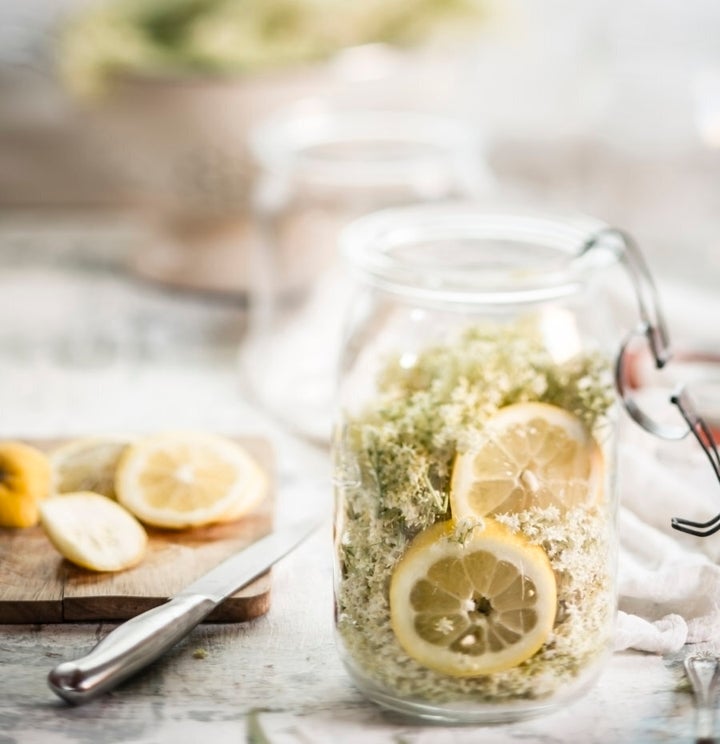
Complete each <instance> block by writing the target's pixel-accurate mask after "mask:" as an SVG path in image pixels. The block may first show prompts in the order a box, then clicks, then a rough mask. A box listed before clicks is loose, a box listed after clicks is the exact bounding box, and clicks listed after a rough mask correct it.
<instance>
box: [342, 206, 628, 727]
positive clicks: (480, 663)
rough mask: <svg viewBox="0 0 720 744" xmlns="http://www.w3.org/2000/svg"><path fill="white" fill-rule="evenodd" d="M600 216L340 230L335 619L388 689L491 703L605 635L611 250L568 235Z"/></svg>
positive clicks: (438, 215)
mask: <svg viewBox="0 0 720 744" xmlns="http://www.w3.org/2000/svg"><path fill="white" fill-rule="evenodd" d="M604 227H605V226H604V225H603V224H602V223H600V222H598V221H595V220H593V219H590V218H570V219H566V218H559V217H553V216H542V215H524V216H523V215H517V214H512V213H505V212H494V213H491V212H482V211H478V210H477V209H475V208H473V207H472V206H470V205H462V204H456V205H445V206H438V207H433V206H424V207H417V208H405V209H396V210H386V211H384V212H379V213H377V214H374V215H370V216H367V217H365V218H362V219H360V220H358V221H356V222H355V223H354V224H353V225H351V226H350V227H349V228H348V229H347V230H346V231H345V232H344V233H343V239H342V247H343V252H344V255H345V258H346V259H347V260H348V261H349V264H350V265H351V268H352V269H354V271H355V274H356V275H357V277H358V280H359V281H358V284H359V287H358V289H357V294H356V296H355V298H354V302H353V303H352V309H351V312H350V318H349V327H348V334H347V336H346V340H345V344H344V350H343V354H342V359H341V377H340V389H339V397H338V400H339V410H338V413H337V420H336V427H335V433H334V437H333V450H334V468H335V484H336V486H335V487H336V581H335V599H336V618H337V619H336V631H337V639H338V644H339V648H340V651H341V656H342V658H343V661H344V663H345V665H346V666H347V668H348V670H349V672H350V674H351V676H352V678H353V680H354V681H355V683H356V684H357V686H358V687H359V688H360V689H361V690H362V691H363V692H364V693H366V694H367V696H368V697H370V698H371V699H372V700H374V701H376V702H377V703H379V704H381V705H383V706H385V707H387V708H390V709H393V710H396V711H401V712H403V713H408V714H414V715H417V716H420V717H422V718H426V719H434V720H439V721H449V722H461V723H462V722H465V723H471V722H501V721H509V720H513V719H516V718H521V717H525V716H529V715H533V714H536V713H539V712H541V711H548V710H551V709H553V708H554V707H555V706H558V705H560V704H564V703H566V702H567V701H568V700H569V699H571V698H573V697H574V696H576V695H578V694H579V693H580V692H581V691H583V690H584V689H586V688H587V687H588V686H589V685H590V683H591V682H592V681H593V680H594V679H595V677H596V675H597V674H598V673H599V670H600V669H601V667H602V665H603V661H604V660H605V659H606V657H607V656H608V654H609V651H610V643H611V637H612V633H613V624H614V617H615V610H616V599H615V594H616V592H615V567H616V549H617V537H616V525H615V522H616V507H617V499H616V489H615V440H616V437H615V434H616V428H617V403H616V396H615V392H614V387H613V372H612V361H611V360H612V358H613V356H614V352H615V351H616V350H617V347H618V339H619V332H618V329H617V328H616V324H615V323H614V322H613V320H612V317H613V316H612V313H611V312H609V310H610V303H609V301H608V294H607V291H608V285H609V284H612V283H614V282H613V281H611V280H612V277H613V276H614V273H615V270H614V268H613V267H616V266H618V264H619V261H618V256H617V255H616V254H615V253H613V252H612V251H602V250H597V251H585V252H583V251H582V248H583V246H585V245H586V241H587V240H588V238H589V236H592V235H593V234H594V233H597V231H599V230H601V229H603V228H604Z"/></svg>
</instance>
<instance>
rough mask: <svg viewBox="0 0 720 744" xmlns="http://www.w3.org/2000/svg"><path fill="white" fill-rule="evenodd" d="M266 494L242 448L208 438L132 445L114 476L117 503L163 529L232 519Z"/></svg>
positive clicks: (167, 437)
mask: <svg viewBox="0 0 720 744" xmlns="http://www.w3.org/2000/svg"><path fill="white" fill-rule="evenodd" d="M266 489H267V483H266V478H265V475H264V473H263V471H262V470H261V469H260V467H259V466H258V464H257V463H256V462H255V460H254V459H253V458H252V457H251V456H250V455H249V454H248V453H247V452H246V451H245V449H244V448H243V447H241V446H240V445H239V444H236V443H235V442H232V441H230V440H229V439H225V438H223V437H219V436H212V435H209V434H195V433H171V434H158V435H155V436H151V437H147V438H144V439H141V440H139V441H137V442H134V443H133V444H131V445H130V446H129V447H128V448H127V450H126V451H125V453H124V454H123V455H122V457H121V458H120V462H119V464H118V468H117V472H116V476H115V491H116V493H117V498H118V501H119V502H120V503H121V504H122V505H123V506H125V507H126V508H127V509H128V510H129V511H131V512H132V513H133V514H134V515H135V516H136V517H137V518H138V519H140V520H141V521H143V522H145V523H147V524H151V525H155V526H157V527H165V528H168V529H183V528H186V527H199V526H201V525H206V524H211V523H213V522H225V521H230V520H233V519H238V518H239V517H241V516H243V515H244V514H246V513H247V512H248V511H250V510H251V509H252V508H253V507H254V506H255V505H256V504H257V503H258V502H259V501H261V500H262V498H263V497H264V495H265V492H266Z"/></svg>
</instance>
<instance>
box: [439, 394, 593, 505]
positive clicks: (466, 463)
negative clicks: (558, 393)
mask: <svg viewBox="0 0 720 744" xmlns="http://www.w3.org/2000/svg"><path fill="white" fill-rule="evenodd" d="M602 471H603V464H602V454H601V452H600V448H599V447H598V445H597V443H596V442H595V440H594V439H593V437H592V436H591V434H590V433H589V432H588V431H587V429H586V428H585V426H584V424H583V422H582V421H581V420H580V419H579V418H577V416H575V415H573V414H572V413H570V412H568V411H566V410H565V409H563V408H558V407H557V406H552V405H548V404H546V403H518V404H516V405H512V406H507V407H506V408H502V409H500V411H499V412H498V413H497V414H496V415H495V416H494V417H493V418H492V419H490V421H489V422H488V424H487V426H486V428H485V431H484V438H483V441H482V443H481V444H480V446H479V447H478V448H477V449H474V450H473V451H471V452H463V453H459V454H458V455H457V457H456V458H455V464H454V466H453V474H452V481H451V485H450V508H451V511H452V515H453V517H455V518H456V519H458V518H461V517H465V516H472V517H482V516H485V515H486V514H500V513H515V512H520V511H523V510H525V509H528V508H530V507H533V506H537V507H541V508H545V507H548V506H550V505H554V506H557V507H559V508H560V509H563V510H565V509H568V508H570V507H573V506H578V505H590V504H593V503H595V502H596V501H597V500H598V499H599V495H600V493H601V490H602Z"/></svg>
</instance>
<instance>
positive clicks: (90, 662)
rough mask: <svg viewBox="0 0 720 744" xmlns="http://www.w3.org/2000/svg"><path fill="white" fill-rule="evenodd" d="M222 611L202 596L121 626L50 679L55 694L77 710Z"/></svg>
mask: <svg viewBox="0 0 720 744" xmlns="http://www.w3.org/2000/svg"><path fill="white" fill-rule="evenodd" d="M216 605H217V602H216V601H215V600H213V599H210V598H209V597H204V596H202V595H197V594H194V595H184V596H183V595H180V596H177V597H175V598H174V599H171V600H170V601H169V602H166V603H165V604H163V605H160V606H159V607H154V608H153V609H152V610H148V611H147V612H144V613H142V614H141V615H137V616H136V617H134V618H132V619H130V620H128V621H127V622H125V623H123V624H122V625H119V626H118V627H117V628H115V630H113V631H112V632H111V633H109V634H108V635H107V636H106V637H105V638H103V640H102V641H100V643H98V644H97V646H95V648H93V650H92V651H91V652H90V653H89V654H87V655H86V656H83V657H82V658H80V659H76V660H75V661H65V662H63V663H62V664H59V665H58V666H56V667H55V668H54V669H53V670H52V671H51V672H50V674H49V675H48V684H49V685H50V688H51V689H52V690H53V692H55V693H56V694H57V695H59V696H60V697H61V698H63V699H64V700H67V701H68V702H69V703H73V704H74V705H78V704H80V703H85V702H88V701H89V700H93V699H94V698H96V697H98V696H99V695H101V694H102V693H103V692H106V691H107V690H109V689H111V688H113V687H115V686H116V685H117V684H119V683H120V682H122V681H123V680H124V679H127V678H128V677H130V676H131V675H132V674H134V673H135V672H137V671H138V670H140V669H141V668H142V667H144V666H146V665H147V664H149V663H150V662H151V661H153V660H155V659H157V658H158V656H160V655H161V654H163V653H164V652H165V651H167V650H168V649H169V648H170V647H171V646H174V645H175V644H176V643H177V642H178V641H179V640H180V639H181V638H182V637H183V636H185V635H186V634H187V633H189V632H190V631H191V630H192V629H193V628H194V627H195V626H196V625H197V624H198V623H199V622H200V621H201V620H202V619H203V618H205V617H206V616H207V615H208V614H209V613H210V612H211V611H212V610H213V609H214V607H215V606H216Z"/></svg>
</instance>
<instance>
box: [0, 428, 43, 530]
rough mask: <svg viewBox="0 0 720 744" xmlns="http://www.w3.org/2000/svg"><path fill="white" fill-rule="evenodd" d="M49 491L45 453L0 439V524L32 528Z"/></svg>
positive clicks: (25, 445)
mask: <svg viewBox="0 0 720 744" xmlns="http://www.w3.org/2000/svg"><path fill="white" fill-rule="evenodd" d="M49 493H50V462H49V461H48V458H47V456H46V455H45V454H44V453H43V452H41V451H40V450H38V449H36V448H35V447H31V446H30V445H28V444H24V443H23V442H11V441H7V442H0V526H2V527H32V526H33V525H35V524H37V522H38V516H39V512H38V504H39V502H40V500H41V499H44V498H45V497H46V496H47V495H48V494H49Z"/></svg>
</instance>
